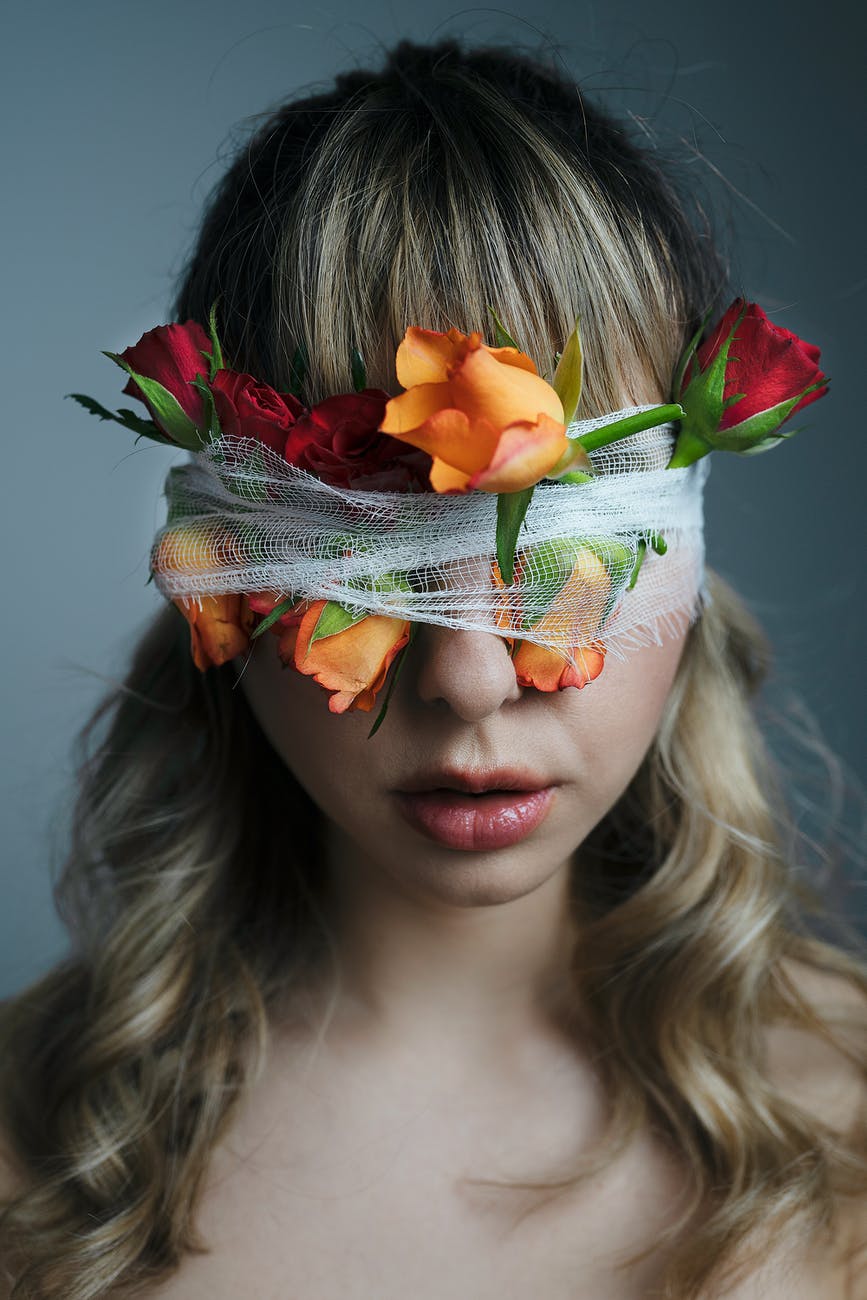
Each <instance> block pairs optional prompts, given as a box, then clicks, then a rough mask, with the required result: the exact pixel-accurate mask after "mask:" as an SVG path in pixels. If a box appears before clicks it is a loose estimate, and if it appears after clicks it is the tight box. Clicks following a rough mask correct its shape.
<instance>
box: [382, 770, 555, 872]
mask: <svg viewBox="0 0 867 1300" xmlns="http://www.w3.org/2000/svg"><path fill="white" fill-rule="evenodd" d="M554 791H555V785H554V784H551V783H549V782H547V781H546V780H544V779H542V778H539V777H538V776H536V775H534V774H531V773H526V772H520V771H517V770H514V769H509V770H507V769H499V770H497V771H495V772H457V771H443V772H437V773H431V774H428V775H424V776H420V777H418V778H416V779H414V780H411V781H408V782H406V783H405V784H404V786H403V787H402V789H400V790H397V791H395V797H396V800H397V804H398V808H399V810H400V811H401V813H402V814H403V816H404V818H405V820H406V821H407V822H408V823H409V824H410V826H412V827H413V829H414V830H417V831H419V832H420V833H421V834H422V835H424V836H425V837H426V838H427V839H430V840H433V841H434V842H435V843H438V844H441V845H443V846H444V847H445V848H450V849H459V850H463V851H465V852H490V851H492V850H494V849H502V848H508V847H509V846H510V845H512V844H519V843H520V842H521V841H522V840H524V839H526V838H527V837H528V836H529V835H531V834H532V832H533V831H534V830H535V829H536V827H537V826H539V825H540V824H541V822H542V821H544V819H545V817H546V816H547V814H548V812H549V810H550V807H551V804H552V802H553V799H554Z"/></svg>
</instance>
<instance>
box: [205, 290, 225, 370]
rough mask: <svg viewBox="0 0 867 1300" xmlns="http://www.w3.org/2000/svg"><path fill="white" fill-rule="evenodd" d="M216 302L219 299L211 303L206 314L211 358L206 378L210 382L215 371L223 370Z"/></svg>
mask: <svg viewBox="0 0 867 1300" xmlns="http://www.w3.org/2000/svg"><path fill="white" fill-rule="evenodd" d="M217 302H219V298H218V299H216V301H215V302H212V303H211V310H210V311H209V312H208V333H209V334H210V336H211V356H210V358H209V360H210V363H211V367H210V373H209V375H208V378H209V379H210V380H211V381H213V378H214V375H216V373H217V371H218V370H222V369H223V368H224V363H223V349H222V348H221V347H220V340H219V338H218V337H217Z"/></svg>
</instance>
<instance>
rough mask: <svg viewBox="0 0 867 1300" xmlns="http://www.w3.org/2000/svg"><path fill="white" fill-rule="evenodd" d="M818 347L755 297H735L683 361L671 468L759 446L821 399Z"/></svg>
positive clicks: (772, 441) (824, 384)
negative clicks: (771, 316) (778, 319)
mask: <svg viewBox="0 0 867 1300" xmlns="http://www.w3.org/2000/svg"><path fill="white" fill-rule="evenodd" d="M819 357H820V353H819V349H818V348H817V347H815V346H814V345H813V344H812V343H805V342H804V341H803V340H802V339H799V338H798V337H797V335H795V334H792V333H791V331H790V330H787V329H783V327H782V326H781V325H775V324H774V323H773V322H772V321H770V320H768V318H767V316H766V315H765V313H764V312H763V311H762V309H761V307H759V306H758V304H757V303H754V302H753V303H747V302H745V300H744V299H743V298H736V299H735V301H734V302H733V303H732V305H731V306H730V307H729V308H728V310H727V311H726V313H725V315H724V316H723V318H722V320H721V321H720V322H719V324H718V325H717V326H716V328H715V329H714V330H713V331H712V332H711V334H710V335H709V336H708V338H707V339H705V341H704V343H702V344H701V346H700V347H699V348H698V349H697V351H696V352H695V353H694V355H693V356H692V357H690V358H689V361H688V363H687V365H686V369H685V371H684V376H683V383H682V393H681V394H680V395H678V394H677V393H676V394H675V400H679V401H680V404H681V406H682V407H683V409H684V412H685V418H684V419H683V420H682V421H681V428H680V433H679V435H678V440H677V444H676V446H675V450H674V455H673V456H672V458H671V460H670V461H669V468H677V467H682V466H684V465H689V464H691V463H692V462H693V461H694V460H698V459H699V457H701V456H704V455H706V453H707V452H709V451H712V450H714V449H721V450H724V451H737V452H744V453H746V452H755V451H764V450H766V449H767V448H769V447H774V446H776V445H777V443H778V442H780V441H781V440H782V439H783V438H785V437H787V436H788V435H787V434H781V433H779V432H778V430H779V429H780V427H781V425H783V424H784V423H785V422H786V420H788V419H789V418H790V416H792V415H794V414H795V412H796V411H800V410H802V409H803V407H805V406H807V405H809V403H810V402H814V401H816V400H817V398H819V397H824V395H825V393H827V391H828V379H827V376H825V375H824V374H823V373H822V371H821V370H820V368H819Z"/></svg>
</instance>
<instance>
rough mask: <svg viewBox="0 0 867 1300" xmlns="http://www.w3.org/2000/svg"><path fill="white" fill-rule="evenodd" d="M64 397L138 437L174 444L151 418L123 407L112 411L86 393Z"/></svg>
mask: <svg viewBox="0 0 867 1300" xmlns="http://www.w3.org/2000/svg"><path fill="white" fill-rule="evenodd" d="M65 397H71V398H72V400H73V401H74V402H78V404H79V406H83V407H84V409H85V410H86V411H89V412H90V414H91V415H95V416H97V417H98V418H99V419H100V420H111V421H112V422H113V423H114V424H120V425H122V426H123V427H124V428H125V429H129V430H130V432H132V433H135V434H138V436H139V437H140V438H152V439H153V440H154V442H161V443H164V444H165V445H167V446H169V447H174V446H175V445H176V444H175V443H174V442H172V440H171V438H167V437H166V436H165V434H164V433H163V432H162V431H161V430H160V429H159V428H158V427H157V426H156V425H155V424H154V422H153V420H145V419H143V418H142V417H141V416H140V415H136V413H135V411H129V410H126V409H124V408H122V409H121V410H119V411H117V412H114V411H109V410H108V409H107V408H106V407H104V406H102V405H101V404H100V403H99V402H97V401H96V400H95V399H94V398H92V397H88V396H87V394H86V393H66V394H65Z"/></svg>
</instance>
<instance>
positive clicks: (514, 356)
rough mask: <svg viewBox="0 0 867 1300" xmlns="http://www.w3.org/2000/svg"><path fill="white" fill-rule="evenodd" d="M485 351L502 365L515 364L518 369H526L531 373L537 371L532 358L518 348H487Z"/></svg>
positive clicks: (536, 373)
mask: <svg viewBox="0 0 867 1300" xmlns="http://www.w3.org/2000/svg"><path fill="white" fill-rule="evenodd" d="M487 351H488V352H490V354H491V356H492V357H496V359H497V361H499V362H500V363H501V364H502V365H504V366H517V367H518V369H519V370H528V371H529V372H530V374H531V375H538V373H539V372H538V370H537V369H536V363H535V361H534V360H533V358H532V357H528V356H527V354H526V352H521V351H520V350H519V349H518V348H488V349H487Z"/></svg>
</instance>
